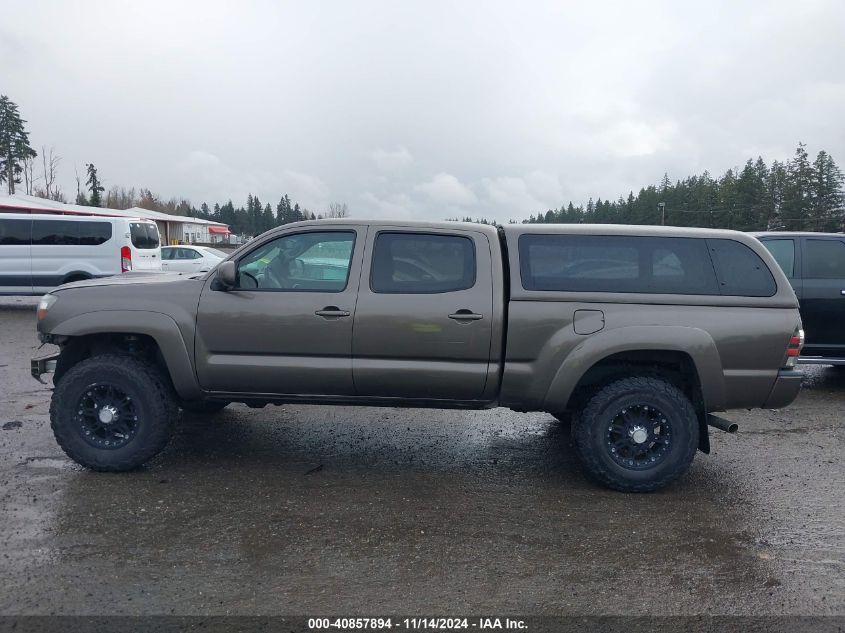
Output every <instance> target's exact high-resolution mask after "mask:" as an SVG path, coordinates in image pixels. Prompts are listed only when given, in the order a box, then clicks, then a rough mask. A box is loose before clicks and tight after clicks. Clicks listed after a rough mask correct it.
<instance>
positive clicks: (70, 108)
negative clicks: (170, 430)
mask: <svg viewBox="0 0 845 633" xmlns="http://www.w3.org/2000/svg"><path fill="white" fill-rule="evenodd" d="M3 15H4V19H3V24H2V26H0V52H2V53H3V54H2V55H0V92H2V93H4V94H8V95H9V97H10V98H11V99H12V100H14V101H16V102H17V103H18V104H19V105H20V107H21V111H22V113H23V114H24V117H25V118H27V119H28V120H29V129H30V134H31V138H32V141H33V143H34V144H35V145H37V146H40V145H41V144H46V145H48V146H49V145H55V146H56V148H57V150H58V152H59V153H60V154H62V155H63V156H64V161H63V163H62V169H63V172H62V175H63V179H62V180H63V186H64V189H65V191H66V192H72V191H74V190H75V184H74V182H73V165H74V164H76V165H77V166H78V167H79V168H80V170H82V167H83V165H84V163H86V162H94V163H95V164H97V166H98V167H99V168H100V171H101V174H102V177H103V178H104V180H105V181H106V184H107V185H112V184H122V185H135V186H145V187H149V188H151V189H153V190H154V191H157V192H160V193H161V194H162V195H164V196H166V197H169V196H172V195H174V196H175V195H183V196H187V197H189V198H190V199H192V200H193V201H194V202H195V203H196V204H199V203H200V202H202V201H208V202H214V201H223V200H226V199H229V198H232V199H233V200H235V201H236V202H240V201H242V200H244V199H245V197H246V194H247V193H248V192H252V193H254V194H257V195H258V196H259V197H260V198H261V200H262V201H263V202H268V201H269V202H275V201H276V199H277V198H278V196H279V195H281V194H282V193H285V192H286V193H289V194H290V195H291V196H292V197H293V198H294V199H296V200H298V201H300V202H301V203H303V204H305V205H306V206H308V207H309V208H312V209H314V210H320V209H321V208H323V207H324V206H325V205H327V204H328V202H329V201H331V200H343V201H347V202H348V203H349V205H350V208H351V210H352V213H353V214H354V215H357V216H361V217H363V216H379V217H390V216H392V217H428V218H443V217H448V216H454V215H456V214H461V215H474V216H486V217H488V218H497V219H499V220H502V221H504V220H507V219H508V218H509V217H517V218H519V217H524V216H526V215H528V214H529V213H536V212H538V211H543V210H545V209H546V208H548V207H549V206H557V205H560V204H563V203H566V202H567V201H568V200H569V199H573V200H574V201H575V202H576V203H577V202H583V201H585V200H586V199H587V198H588V197H590V196H593V197H597V196H602V197H613V198H615V197H616V196H618V195H620V194H626V193H627V191H628V190H629V189H632V188H638V187H639V186H642V185H645V184H648V183H653V182H656V181H658V180H659V179H660V177H661V176H662V175H663V172H664V171H668V172H669V174H670V176H672V177H682V176H685V175H687V174H690V173H697V172H701V171H703V170H705V169H709V170H711V171H713V172H721V171H723V170H724V169H726V168H728V167H731V166H734V165H737V164H740V163H742V162H744V160H745V158H747V157H748V156H751V155H756V154H758V153H760V154H763V155H764V157H765V158H767V159H768V160H772V159H775V158H778V159H782V158H786V157H788V156H789V155H790V154H791V153H792V150H793V149H794V146H795V144H796V143H797V142H798V141H799V140H803V141H804V142H806V143H808V145H809V149H810V150H811V151H817V150H818V149H821V148H824V149H827V150H828V151H829V152H831V153H832V154H833V156H834V158H836V159H838V160H839V162H840V163H845V127H843V126H842V125H841V123H840V118H841V112H842V111H843V110H845V69H844V68H843V65H842V63H841V62H842V59H845V43H843V38H842V37H841V33H842V31H843V26H845V3H842V2H840V1H839V0H810V1H808V2H801V3H795V2H792V1H786V0H773V1H771V2H747V3H746V2H727V1H718V2H711V3H705V4H699V5H692V4H690V3H674V2H637V3H629V2H593V3H589V4H588V3H580V4H576V5H570V4H568V3H560V2H532V3H511V2H503V1H502V2H492V1H491V2H480V1H479V2H462V3H452V2H446V1H440V0H432V1H431V2H419V3H393V2H388V1H386V0H384V1H365V0H362V1H361V2H355V3H345V2H329V3H277V2H270V1H269V0H266V1H260V0H259V1H256V2H250V3H231V2H225V1H223V0H212V1H206V2H198V1H197V2H189V1H185V2H165V1H164V0H151V1H150V2H144V3H134V4H131V3H122V2H109V1H106V0H101V1H96V2H95V1H90V2H75V3H66V2H60V1H58V0H55V1H46V0H45V1H42V0H30V1H28V2H21V3H10V6H8V7H4V12H3Z"/></svg>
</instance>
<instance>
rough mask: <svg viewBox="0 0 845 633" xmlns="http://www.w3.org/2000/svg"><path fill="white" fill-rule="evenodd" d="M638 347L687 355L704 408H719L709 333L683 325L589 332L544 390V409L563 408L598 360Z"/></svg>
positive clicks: (716, 359)
mask: <svg viewBox="0 0 845 633" xmlns="http://www.w3.org/2000/svg"><path fill="white" fill-rule="evenodd" d="M641 350H661V351H668V352H682V353H685V354H688V355H689V356H690V358H692V361H693V364H694V365H695V369H696V371H697V373H698V380H699V383H700V385H701V395H702V398H703V400H704V408H705V411H721V410H722V409H723V408H724V403H725V377H724V374H723V373H722V361H721V358H720V356H719V350H718V349H717V348H716V343H715V342H714V341H713V338H712V337H711V336H710V334H708V333H707V332H706V331H704V330H701V329H699V328H692V327H684V326H666V325H632V326H627V327H620V328H614V329H612V330H608V331H605V332H598V333H596V334H593V335H591V336H589V337H587V338H586V339H585V340H584V341H583V342H582V343H581V344H579V345H578V346H577V347H576V348H575V349H573V350H572V352H571V353H570V354H569V355H567V357H566V359H565V360H564V362H563V364H562V365H561V366H560V369H558V371H557V373H556V374H555V377H554V379H553V380H552V382H551V385H550V386H549V390H548V391H547V392H546V398H545V408H546V410H547V411H561V410H563V409H565V408H566V405H567V403H568V402H569V398H570V397H571V396H572V392H573V391H574V390H575V387H576V386H577V385H578V383H579V382H580V380H581V379H582V378H583V377H584V375H585V374H586V373H587V372H588V371H589V370H590V369H591V368H592V367H593V366H594V365H595V364H596V363H598V362H599V361H601V360H603V359H605V358H607V357H608V356H612V355H613V354H618V353H620V352H634V351H641Z"/></svg>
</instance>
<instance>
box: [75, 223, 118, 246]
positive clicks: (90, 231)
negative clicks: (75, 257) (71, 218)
mask: <svg viewBox="0 0 845 633" xmlns="http://www.w3.org/2000/svg"><path fill="white" fill-rule="evenodd" d="M76 224H77V226H78V230H79V245H80V246H99V245H100V244H104V243H106V242H108V241H109V240H110V239H111V236H112V227H111V222H77V223H76Z"/></svg>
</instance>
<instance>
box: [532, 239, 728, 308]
mask: <svg viewBox="0 0 845 633" xmlns="http://www.w3.org/2000/svg"><path fill="white" fill-rule="evenodd" d="M519 257H520V275H521V278H522V286H523V288H525V289H526V290H547V291H563V292H628V293H658V294H719V290H718V286H717V285H716V278H715V274H714V271H713V265H712V263H711V261H710V257H709V255H708V253H707V245H706V243H705V241H704V240H701V239H692V238H669V237H645V236H627V235H540V234H526V235H522V236H521V237H520V238H519Z"/></svg>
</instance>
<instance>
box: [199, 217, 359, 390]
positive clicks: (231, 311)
mask: <svg viewBox="0 0 845 633" xmlns="http://www.w3.org/2000/svg"><path fill="white" fill-rule="evenodd" d="M365 238H366V227H364V226H357V225H354V226H353V225H344V224H339V225H329V224H327V225H324V226H320V227H307V228H300V229H293V230H291V231H290V232H287V233H284V234H282V235H280V236H276V237H275V238H273V239H266V238H265V239H260V240H259V241H258V243H257V244H256V246H255V247H253V248H252V249H250V250H248V251H247V252H245V253H244V254H243V255H242V256H240V257H239V258H238V260H237V262H236V267H237V287H236V288H234V289H231V290H223V289H220V288H218V287H217V284H215V283H214V282H213V281H211V280H209V282H208V283H207V284H206V286H205V288H204V290H203V292H202V295H201V297H200V303H199V309H198V312H197V334H196V351H195V354H196V365H197V375H198V378H199V382H200V385H201V386H202V388H203V389H205V390H208V391H218V392H238V393H267V394H292V395H297V394H302V395H352V394H353V393H354V389H353V383H352V357H351V350H352V323H353V319H354V317H355V300H356V295H357V292H358V278H359V274H358V272H359V271H360V266H361V258H362V255H361V253H362V251H363V246H364V241H365Z"/></svg>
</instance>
